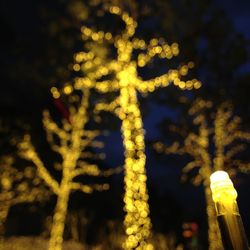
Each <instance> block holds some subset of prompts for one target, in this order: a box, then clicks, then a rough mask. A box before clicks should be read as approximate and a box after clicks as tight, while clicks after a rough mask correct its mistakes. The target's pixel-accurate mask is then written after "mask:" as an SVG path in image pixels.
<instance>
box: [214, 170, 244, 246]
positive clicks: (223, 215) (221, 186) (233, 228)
mask: <svg viewBox="0 0 250 250" xmlns="http://www.w3.org/2000/svg"><path fill="white" fill-rule="evenodd" d="M210 181H211V184H210V186H211V190H212V197H213V200H214V203H215V208H216V213H217V219H218V223H219V227H220V231H221V236H222V241H223V245H224V248H225V250H249V247H248V242H247V237H246V234H245V230H244V226H243V223H242V220H241V216H240V213H239V209H238V205H237V201H236V198H237V192H236V190H235V188H234V186H233V183H232V181H231V180H230V178H229V175H228V174H227V173H226V172H225V171H216V172H214V173H213V174H212V175H211V176H210Z"/></svg>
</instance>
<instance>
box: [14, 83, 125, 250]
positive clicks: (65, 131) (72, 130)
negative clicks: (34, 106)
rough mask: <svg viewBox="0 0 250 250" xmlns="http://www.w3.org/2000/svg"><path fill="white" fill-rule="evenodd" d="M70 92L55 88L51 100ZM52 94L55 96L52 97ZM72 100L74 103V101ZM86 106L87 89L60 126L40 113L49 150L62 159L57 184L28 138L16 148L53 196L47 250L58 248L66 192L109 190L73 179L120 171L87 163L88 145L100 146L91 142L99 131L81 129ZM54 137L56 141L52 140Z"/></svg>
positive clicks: (48, 115) (66, 86)
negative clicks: (53, 208)
mask: <svg viewBox="0 0 250 250" xmlns="http://www.w3.org/2000/svg"><path fill="white" fill-rule="evenodd" d="M72 91H73V87H72V86H70V85H68V84H66V85H65V86H64V88H63V89H62V91H59V90H58V89H56V88H55V87H53V88H52V89H51V92H52V95H53V97H54V98H55V99H57V98H58V96H61V94H62V93H64V94H67V95H69V94H71V95H72ZM54 93H57V94H56V95H55V94H54ZM72 96H73V95H72ZM72 96H71V97H72ZM73 99H74V100H76V101H77V100H78V98H73ZM88 106H89V90H85V91H83V94H82V97H81V99H80V101H79V102H78V105H76V104H75V103H72V104H71V105H70V108H69V113H70V119H69V120H67V119H63V120H62V126H61V127H59V126H58V125H57V124H56V123H55V122H54V121H53V120H52V119H51V117H50V113H49V112H48V111H45V112H44V116H43V125H44V128H45V130H46V134H47V140H48V142H49V143H50V145H51V148H52V149H53V150H54V151H55V152H57V153H58V154H59V155H60V156H61V158H62V163H61V164H60V163H56V164H55V168H56V169H60V170H61V172H62V177H61V181H57V180H56V179H55V178H54V177H53V176H52V175H51V173H50V172H49V170H48V168H46V167H45V165H44V163H43V162H42V160H41V159H40V158H39V156H38V154H37V152H36V150H35V148H34V146H33V145H32V143H31V140H30V136H29V135H26V136H25V137H24V140H23V142H22V143H20V145H19V154H20V155H21V156H22V157H23V158H25V159H26V160H29V161H31V162H33V163H34V165H35V166H36V168H37V172H38V175H39V177H40V178H42V179H43V180H44V182H45V183H46V185H47V186H48V187H50V189H51V191H52V192H53V193H54V194H55V195H57V203H56V207H55V211H54V216H53V223H52V228H51V237H50V241H49V250H61V249H62V242H63V232H64V226H65V218H66V214H67V207H68V202H69V196H70V193H71V192H73V191H76V190H79V191H82V192H84V193H92V192H93V191H94V190H97V191H101V190H107V189H108V188H109V185H108V184H93V185H86V184H82V183H80V182H78V181H76V180H75V178H77V177H79V176H82V175H90V176H109V175H111V174H113V173H117V172H120V169H110V170H106V171H101V170H100V169H99V168H98V166H97V165H95V164H90V163H88V159H89V158H92V154H91V153H89V152H88V151H87V148H89V147H90V146H102V145H100V143H98V142H97V141H95V140H94V139H95V138H96V136H98V135H99V132H98V131H93V130H86V129H85V125H86V123H87V122H88V113H87V109H88ZM55 137H56V138H57V139H55ZM58 141H59V143H58Z"/></svg>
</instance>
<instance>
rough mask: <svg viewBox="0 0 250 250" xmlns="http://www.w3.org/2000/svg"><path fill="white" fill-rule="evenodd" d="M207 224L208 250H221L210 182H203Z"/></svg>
mask: <svg viewBox="0 0 250 250" xmlns="http://www.w3.org/2000/svg"><path fill="white" fill-rule="evenodd" d="M204 189H205V198H206V209H207V222H208V244H209V248H208V249H209V250H223V249H224V248H223V245H222V240H221V235H220V229H219V226H218V222H217V217H216V211H215V205H214V202H213V199H212V192H211V189H210V181H209V180H206V181H205V182H204Z"/></svg>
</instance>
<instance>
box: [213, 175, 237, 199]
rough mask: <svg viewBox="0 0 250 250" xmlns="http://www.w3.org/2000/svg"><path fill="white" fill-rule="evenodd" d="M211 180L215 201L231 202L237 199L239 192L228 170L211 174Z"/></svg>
mask: <svg viewBox="0 0 250 250" xmlns="http://www.w3.org/2000/svg"><path fill="white" fill-rule="evenodd" d="M210 182H211V184H210V187H211V190H212V195H213V200H214V202H222V203H229V202H232V201H235V200H236V198H237V192H236V190H235V189H234V186H233V183H232V181H231V180H230V178H229V175H228V173H227V172H225V171H216V172H214V173H213V174H212V175H211V176H210Z"/></svg>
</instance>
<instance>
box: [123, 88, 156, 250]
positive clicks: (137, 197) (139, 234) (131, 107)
mask: <svg viewBox="0 0 250 250" xmlns="http://www.w3.org/2000/svg"><path fill="white" fill-rule="evenodd" d="M120 105H121V106H120V107H121V116H122V117H121V119H122V128H121V130H122V136H123V144H124V148H125V177H124V181H125V197H124V202H125V211H126V216H125V221H124V225H125V230H126V234H127V238H126V241H125V243H124V245H123V248H124V249H135V248H136V247H138V246H140V249H146V247H147V246H148V239H149V237H150V228H151V221H150V218H149V206H148V194H147V187H146V180H147V177H146V173H145V161H146V155H145V153H144V150H145V145H144V132H143V128H142V118H141V113H140V110H139V107H138V102H137V97H136V91H135V89H134V88H132V87H125V88H122V89H121V101H120ZM138 249H139V248H138ZM147 249H149V248H147Z"/></svg>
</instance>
